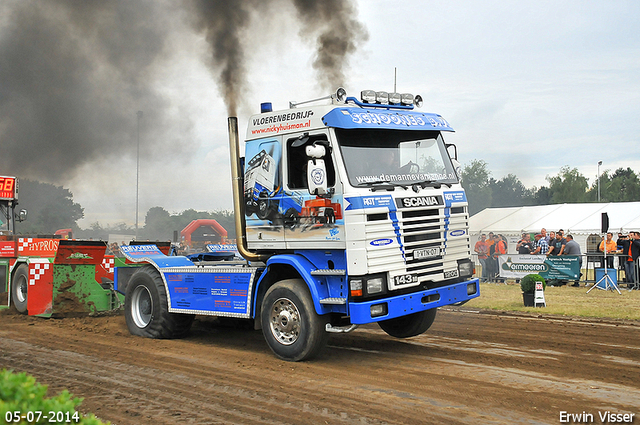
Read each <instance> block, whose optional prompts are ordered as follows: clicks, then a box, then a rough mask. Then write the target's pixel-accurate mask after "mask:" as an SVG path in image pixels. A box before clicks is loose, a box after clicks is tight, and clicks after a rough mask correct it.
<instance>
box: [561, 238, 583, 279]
mask: <svg viewBox="0 0 640 425" xmlns="http://www.w3.org/2000/svg"><path fill="white" fill-rule="evenodd" d="M566 239H567V243H566V244H565V246H564V252H563V253H564V255H577V256H578V266H579V267H578V272H579V273H580V274H579V276H578V280H577V281H575V282H574V283H573V285H571V286H576V287H578V286H580V282H578V281H579V280H580V276H582V271H581V270H582V251H580V245H579V244H578V242H576V241H574V240H573V236H571V235H567V238H566Z"/></svg>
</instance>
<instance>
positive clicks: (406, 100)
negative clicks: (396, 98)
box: [401, 93, 413, 105]
mask: <svg viewBox="0 0 640 425" xmlns="http://www.w3.org/2000/svg"><path fill="white" fill-rule="evenodd" d="M401 96H402V104H403V105H413V95H412V94H411V93H402V95H401Z"/></svg>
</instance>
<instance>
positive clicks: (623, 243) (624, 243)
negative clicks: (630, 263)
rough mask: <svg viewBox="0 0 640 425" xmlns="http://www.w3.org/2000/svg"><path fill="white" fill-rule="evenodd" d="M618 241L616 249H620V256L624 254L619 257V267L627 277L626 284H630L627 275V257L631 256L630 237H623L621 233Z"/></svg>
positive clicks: (625, 277)
mask: <svg viewBox="0 0 640 425" xmlns="http://www.w3.org/2000/svg"><path fill="white" fill-rule="evenodd" d="M618 235H619V236H618V241H617V242H616V248H618V252H619V253H620V254H622V255H621V256H620V257H618V266H619V267H620V268H621V269H623V270H624V271H625V276H624V282H627V283H630V281H629V275H628V274H627V272H626V271H627V265H626V263H627V257H628V254H629V244H630V243H631V241H630V239H631V238H630V237H629V236H630V235H629V236H627V235H623V234H621V233H618Z"/></svg>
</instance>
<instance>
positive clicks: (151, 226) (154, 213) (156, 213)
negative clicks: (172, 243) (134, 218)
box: [142, 207, 179, 241]
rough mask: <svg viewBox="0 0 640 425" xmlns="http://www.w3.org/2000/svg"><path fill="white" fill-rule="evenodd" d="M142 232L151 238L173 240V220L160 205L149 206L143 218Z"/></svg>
mask: <svg viewBox="0 0 640 425" xmlns="http://www.w3.org/2000/svg"><path fill="white" fill-rule="evenodd" d="M144 223H145V224H144V229H143V232H142V233H143V234H144V235H145V237H146V238H147V239H151V240H156V239H157V240H162V241H166V240H173V231H174V230H179V229H174V227H175V226H174V220H173V219H172V217H171V214H169V212H168V211H167V210H165V209H164V208H162V207H153V208H149V211H147V215H146V216H145V219H144Z"/></svg>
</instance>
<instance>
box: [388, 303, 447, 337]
mask: <svg viewBox="0 0 640 425" xmlns="http://www.w3.org/2000/svg"><path fill="white" fill-rule="evenodd" d="M437 311H438V309H436V308H432V309H430V310H425V311H420V312H418V313H413V314H409V315H407V316H402V317H396V318H395V319H389V320H383V321H381V322H378V325H379V326H380V327H381V328H382V330H383V331H385V332H386V333H387V334H389V335H391V336H393V337H395V338H409V337H411V336H416V335H420V334H422V333H424V332H426V331H427V329H429V328H430V327H431V324H432V323H433V321H434V320H435V318H436V312H437Z"/></svg>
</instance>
